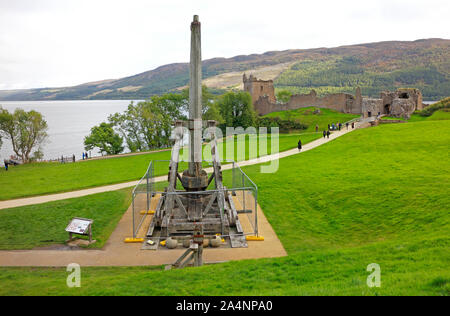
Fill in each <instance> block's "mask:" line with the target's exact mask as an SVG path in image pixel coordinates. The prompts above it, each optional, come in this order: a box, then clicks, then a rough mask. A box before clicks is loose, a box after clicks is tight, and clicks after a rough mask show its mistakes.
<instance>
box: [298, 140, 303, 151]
mask: <svg viewBox="0 0 450 316" xmlns="http://www.w3.org/2000/svg"><path fill="white" fill-rule="evenodd" d="M297 147H298V151H300V150H302V141H301V140H300V139H299V140H298V145H297Z"/></svg>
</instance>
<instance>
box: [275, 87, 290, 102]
mask: <svg viewBox="0 0 450 316" xmlns="http://www.w3.org/2000/svg"><path fill="white" fill-rule="evenodd" d="M291 97H292V92H291V91H289V90H280V91H279V92H278V93H277V101H279V102H280V103H288V102H289V100H291Z"/></svg>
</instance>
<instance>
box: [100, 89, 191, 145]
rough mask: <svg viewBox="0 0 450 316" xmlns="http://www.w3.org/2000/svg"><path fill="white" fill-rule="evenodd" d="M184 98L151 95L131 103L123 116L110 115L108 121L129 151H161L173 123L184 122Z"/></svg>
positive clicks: (181, 95) (167, 142)
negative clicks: (142, 100) (143, 100)
mask: <svg viewBox="0 0 450 316" xmlns="http://www.w3.org/2000/svg"><path fill="white" fill-rule="evenodd" d="M188 100H189V98H188V99H186V95H185V93H181V94H175V93H168V94H164V95H161V96H153V97H151V98H150V99H149V100H147V101H145V102H139V103H138V104H136V105H135V104H134V103H131V104H130V105H129V106H128V109H127V110H126V111H125V112H124V113H115V114H113V115H110V116H109V118H108V121H109V122H110V123H111V124H112V126H113V127H114V128H115V129H116V131H118V132H119V133H120V134H121V135H122V137H123V138H124V139H125V141H126V143H127V146H128V148H129V149H130V151H143V150H149V149H155V148H162V147H166V146H169V145H170V144H171V141H170V134H171V132H172V126H173V123H174V122H175V121H176V120H185V119H186V115H185V114H184V113H185V112H186V109H187V103H188Z"/></svg>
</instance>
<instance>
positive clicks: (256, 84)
mask: <svg viewBox="0 0 450 316" xmlns="http://www.w3.org/2000/svg"><path fill="white" fill-rule="evenodd" d="M243 80H244V91H246V92H248V93H250V95H251V96H252V100H253V103H255V102H256V101H257V100H258V99H259V98H260V97H265V96H267V97H268V98H269V101H270V102H273V103H275V102H276V101H277V100H276V98H275V88H274V87H273V80H259V79H256V77H254V76H253V75H250V77H249V78H247V75H246V74H244V78H243Z"/></svg>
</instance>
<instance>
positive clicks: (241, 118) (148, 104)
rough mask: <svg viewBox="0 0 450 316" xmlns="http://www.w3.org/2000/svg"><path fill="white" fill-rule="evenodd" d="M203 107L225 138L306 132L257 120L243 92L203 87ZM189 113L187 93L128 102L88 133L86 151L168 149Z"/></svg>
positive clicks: (283, 123) (205, 116)
mask: <svg viewBox="0 0 450 316" xmlns="http://www.w3.org/2000/svg"><path fill="white" fill-rule="evenodd" d="M202 105H203V113H202V119H203V120H214V121H216V122H217V124H218V127H219V128H221V129H222V131H223V133H224V135H225V133H226V127H243V128H244V129H246V128H248V127H250V126H253V127H259V126H269V127H280V128H285V129H287V128H291V127H292V126H295V127H296V128H298V129H305V128H307V126H305V125H302V124H292V122H288V121H283V120H271V119H261V118H259V117H258V115H257V114H256V112H255V110H254V108H253V104H252V99H251V96H250V94H249V93H247V92H244V91H230V92H226V93H224V94H222V95H219V96H217V95H214V94H213V93H211V91H210V90H209V89H208V88H206V86H203V89H202ZM188 110H189V90H188V89H185V90H183V91H182V92H180V93H167V94H163V95H160V96H152V97H151V98H150V99H149V100H147V101H144V102H138V103H134V102H131V103H130V105H129V106H128V108H127V110H125V111H124V112H122V113H114V114H111V115H110V116H109V117H108V120H107V122H103V123H101V124H100V125H98V126H94V127H93V128H92V129H91V132H90V134H89V135H88V136H86V137H85V139H84V144H85V149H86V150H92V149H94V148H98V149H99V153H101V154H102V155H103V154H106V155H116V154H119V153H122V152H123V151H124V150H125V147H126V148H128V150H129V151H130V152H139V151H148V150H155V149H161V148H167V147H170V146H171V145H172V142H171V139H170V136H171V131H172V127H173V124H174V122H175V121H177V120H187V119H188V118H187V113H188V112H189V111H188Z"/></svg>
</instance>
